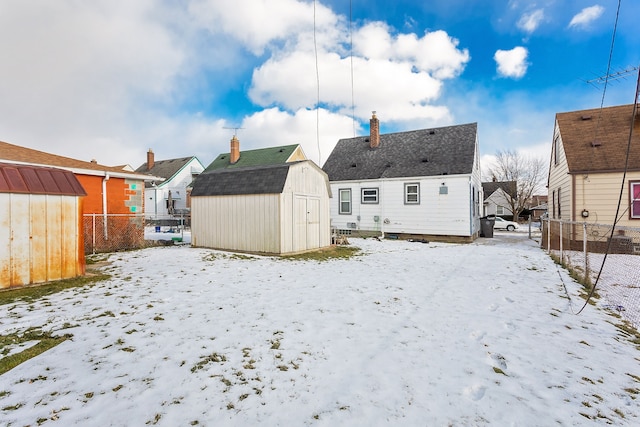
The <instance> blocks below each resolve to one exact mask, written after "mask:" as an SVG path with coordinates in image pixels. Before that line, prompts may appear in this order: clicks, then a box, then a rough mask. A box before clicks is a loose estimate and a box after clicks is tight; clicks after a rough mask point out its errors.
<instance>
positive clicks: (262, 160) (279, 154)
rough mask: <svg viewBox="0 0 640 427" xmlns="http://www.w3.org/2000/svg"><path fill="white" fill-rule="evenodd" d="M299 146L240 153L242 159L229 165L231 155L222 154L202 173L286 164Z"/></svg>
mask: <svg viewBox="0 0 640 427" xmlns="http://www.w3.org/2000/svg"><path fill="white" fill-rule="evenodd" d="M298 146H299V145H298V144H293V145H283V146H281V147H270V148H260V149H257V150H247V151H241V152H240V159H238V161H237V162H235V163H233V164H231V163H229V158H230V156H231V154H230V153H223V154H220V155H219V156H218V157H216V159H215V160H214V161H213V162H211V164H210V165H209V166H207V168H206V169H205V170H204V171H203V172H202V173H207V172H211V171H215V170H220V169H232V168H245V167H253V166H266V165H278V164H284V163H286V162H287V160H288V159H289V158H290V157H291V155H292V154H293V153H294V151H295V150H296V148H298Z"/></svg>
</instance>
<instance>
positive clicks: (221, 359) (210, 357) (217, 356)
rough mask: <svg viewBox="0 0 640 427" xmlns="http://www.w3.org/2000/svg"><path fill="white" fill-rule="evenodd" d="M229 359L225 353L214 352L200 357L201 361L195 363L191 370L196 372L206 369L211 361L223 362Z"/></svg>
mask: <svg viewBox="0 0 640 427" xmlns="http://www.w3.org/2000/svg"><path fill="white" fill-rule="evenodd" d="M226 361H227V356H225V355H224V354H218V353H212V354H210V355H208V356H204V357H201V358H200V361H199V362H198V363H196V364H195V365H193V367H192V368H191V372H192V373H195V372H197V371H199V370H201V369H204V367H205V366H207V365H208V364H209V363H222V362H226Z"/></svg>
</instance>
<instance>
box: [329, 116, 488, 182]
mask: <svg viewBox="0 0 640 427" xmlns="http://www.w3.org/2000/svg"><path fill="white" fill-rule="evenodd" d="M476 133H477V123H469V124H464V125H457V126H447V127H441V128H434V129H421V130H414V131H407V132H398V133H389V134H382V135H380V146H379V147H378V148H370V147H369V136H360V137H356V138H348V139H341V140H340V141H338V144H337V145H336V147H335V148H334V149H333V151H332V152H331V155H330V156H329V158H328V159H327V161H326V162H325V164H324V166H323V168H322V169H323V170H324V171H325V172H326V173H327V175H329V180H330V181H355V180H363V179H380V178H401V177H413V176H436V175H454V174H470V173H471V172H472V171H473V162H474V158H475V151H476Z"/></svg>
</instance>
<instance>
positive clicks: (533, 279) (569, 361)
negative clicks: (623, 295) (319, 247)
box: [0, 232, 640, 426]
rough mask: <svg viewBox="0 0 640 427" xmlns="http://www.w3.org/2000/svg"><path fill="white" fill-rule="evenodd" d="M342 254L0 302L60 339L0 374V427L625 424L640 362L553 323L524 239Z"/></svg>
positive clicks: (157, 264)
mask: <svg viewBox="0 0 640 427" xmlns="http://www.w3.org/2000/svg"><path fill="white" fill-rule="evenodd" d="M351 243H352V245H354V246H358V247H360V248H361V249H362V251H363V254H362V255H361V256H357V257H354V258H352V259H350V260H333V261H328V262H313V261H291V260H282V259H277V258H272V257H259V256H244V255H234V254H230V253H224V252H220V251H212V250H206V249H196V248H191V247H189V246H188V245H180V246H169V247H155V248H149V249H145V250H140V251H134V252H123V253H117V254H113V255H111V256H110V261H111V264H110V265H109V266H108V267H105V270H106V271H108V272H109V273H110V274H112V279H110V280H109V281H106V282H102V283H99V284H97V285H94V286H91V287H87V288H81V289H75V290H69V291H65V292H62V293H58V294H55V295H51V296H49V297H46V298H43V299H41V300H39V301H37V302H30V303H28V302H18V303H13V304H8V305H4V306H0V328H1V330H2V333H10V332H16V331H21V330H25V329H27V328H29V327H35V326H40V327H42V328H43V329H45V330H52V331H59V333H60V334H64V333H71V334H73V338H72V339H71V340H68V341H65V342H64V343H62V344H61V345H59V346H57V347H55V348H53V349H51V350H49V351H48V352H46V353H43V354H41V355H40V356H38V357H36V358H34V359H31V360H29V361H28V362H26V363H24V364H22V365H20V366H18V367H16V368H14V369H13V370H11V371H9V372H7V373H5V374H4V375H2V376H1V377H0V379H1V382H0V409H1V412H0V421H2V424H3V425H7V426H24V425H37V424H39V423H42V424H43V425H61V426H62V425H64V426H74V425H75V426H109V425H113V426H144V425H160V426H184V425H199V426H225V425H230V426H231V425H233V426H236V425H238V426H240V425H242V426H248V425H266V426H338V425H340V426H379V425H402V426H443V425H444V426H446V425H454V426H483V425H495V426H506V425H517V426H549V425H580V426H583V425H601V424H606V423H609V424H615V425H622V426H634V425H638V423H640V405H639V404H638V403H639V401H640V394H639V393H640V363H639V362H640V350H638V349H637V348H635V347H634V346H633V345H632V344H631V343H630V342H629V341H628V340H627V339H626V338H623V337H622V335H621V333H620V331H619V330H618V328H616V326H615V324H616V323H617V322H618V320H617V319H616V318H615V317H613V316H612V315H611V314H610V313H608V312H607V311H606V310H604V309H602V308H599V307H594V306H588V307H587V308H586V309H585V311H584V312H583V313H582V314H581V315H579V316H576V315H574V314H573V313H572V311H573V310H577V308H579V307H580V306H581V305H582V303H583V300H582V299H579V298H578V297H577V295H578V292H579V290H580V286H579V285H577V284H575V283H574V282H573V281H572V280H571V279H570V278H569V277H568V275H567V274H566V272H564V271H559V272H558V270H557V267H556V265H555V264H554V263H553V261H552V260H551V259H550V258H549V257H548V256H547V255H546V254H545V253H544V251H542V250H541V249H539V248H538V247H537V244H536V243H535V242H533V241H531V240H528V239H527V236H526V234H525V233H499V232H498V233H496V235H495V238H493V239H479V240H478V241H477V242H476V243H473V244H467V245H454V244H443V243H428V244H423V243H416V242H406V241H393V240H386V241H377V240H369V239H368V240H362V239H351ZM558 273H560V274H558ZM561 278H562V280H561ZM563 282H564V283H565V284H566V287H567V289H568V292H569V296H568V295H567V294H566V293H565V289H564V286H563Z"/></svg>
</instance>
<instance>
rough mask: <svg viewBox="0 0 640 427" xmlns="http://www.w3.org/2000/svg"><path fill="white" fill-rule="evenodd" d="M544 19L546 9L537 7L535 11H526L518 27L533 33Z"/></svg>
mask: <svg viewBox="0 0 640 427" xmlns="http://www.w3.org/2000/svg"><path fill="white" fill-rule="evenodd" d="M543 19H544V9H537V10H534V11H533V12H529V13H525V14H524V15H522V17H520V20H519V21H518V24H517V25H518V28H520V29H521V30H523V31H525V32H527V33H529V34H531V33H533V32H534V31H535V30H536V29H537V28H538V26H540V23H541V22H542V20H543Z"/></svg>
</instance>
